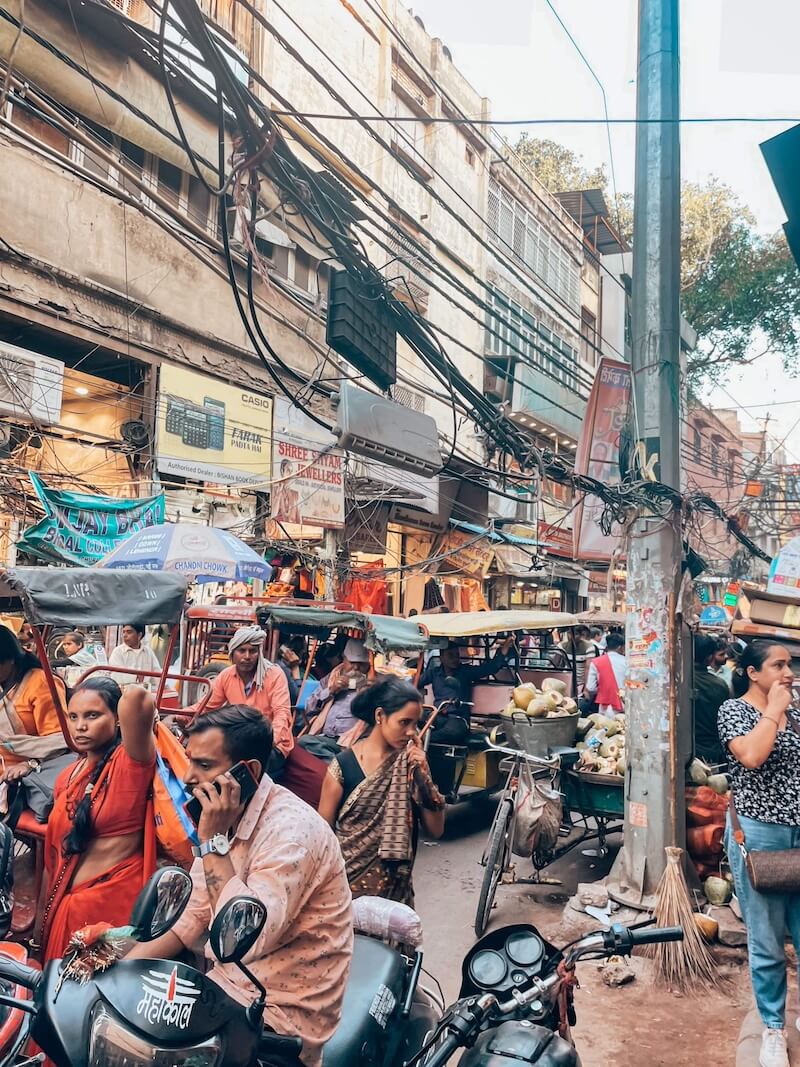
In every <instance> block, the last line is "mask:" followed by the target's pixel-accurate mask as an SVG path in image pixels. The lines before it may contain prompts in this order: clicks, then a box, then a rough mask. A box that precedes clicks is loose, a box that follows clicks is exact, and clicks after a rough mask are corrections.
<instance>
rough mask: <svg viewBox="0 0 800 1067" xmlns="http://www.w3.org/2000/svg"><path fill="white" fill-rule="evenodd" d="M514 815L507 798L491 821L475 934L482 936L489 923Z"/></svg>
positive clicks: (506, 856) (507, 849)
mask: <svg viewBox="0 0 800 1067" xmlns="http://www.w3.org/2000/svg"><path fill="white" fill-rule="evenodd" d="M513 815H514V805H513V803H512V801H511V800H510V799H509V798H505V799H504V800H502V801H501V802H500V807H499V808H498V809H497V814H496V815H495V817H494V822H493V823H492V829H491V832H490V835H489V844H488V846H487V848H486V870H485V871H484V872H483V882H482V883H481V894H480V896H479V897H478V911H477V913H476V915H475V934H476V936H477V937H483V933H484V931H485V930H486V927H487V926H488V925H489V915H490V914H491V911H492V905H493V904H494V896H495V893H496V892H497V887H498V885H499V884H500V879H501V878H502V877H503V871H504V870H505V867H506V862H507V860H508V854H509V850H510V847H511V846H510V830H511V820H512V818H513Z"/></svg>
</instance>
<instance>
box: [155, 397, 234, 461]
mask: <svg viewBox="0 0 800 1067" xmlns="http://www.w3.org/2000/svg"><path fill="white" fill-rule="evenodd" d="M166 400H167V414H166V420H165V425H164V428H165V430H166V432H167V433H168V434H172V435H173V436H175V437H180V439H181V442H182V443H183V444H184V445H187V446H188V447H189V448H198V449H203V450H208V451H212V452H221V451H222V450H223V449H224V447H225V404H224V403H223V402H222V401H221V400H214V398H213V397H210V396H207V397H204V399H203V404H202V406H201V405H200V404H194V403H192V402H191V401H190V400H184V399H183V398H182V397H178V396H168V397H167V398H166Z"/></svg>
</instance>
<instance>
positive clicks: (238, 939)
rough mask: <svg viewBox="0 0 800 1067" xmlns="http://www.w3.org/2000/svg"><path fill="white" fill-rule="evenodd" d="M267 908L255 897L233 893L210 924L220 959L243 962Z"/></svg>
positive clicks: (214, 947)
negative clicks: (231, 897) (234, 894)
mask: <svg viewBox="0 0 800 1067" xmlns="http://www.w3.org/2000/svg"><path fill="white" fill-rule="evenodd" d="M266 921H267V909H266V907H265V906H264V905H263V904H262V903H261V901H260V900H256V898H255V897H234V898H233V900H231V901H229V902H228V903H227V904H226V905H225V907H224V908H223V909H222V911H221V912H220V913H219V915H218V916H217V917H216V919H215V920H214V922H213V923H212V925H211V934H210V936H209V943H210V944H211V950H212V952H213V953H214V955H215V956H216V957H217V959H218V960H219V962H220V963H241V962H242V960H243V959H244V957H245V956H246V955H247V953H248V952H249V951H250V949H251V948H252V947H253V945H254V944H255V943H256V941H257V940H258V935H259V934H260V933H261V931H262V930H263V929H264V923H265V922H266Z"/></svg>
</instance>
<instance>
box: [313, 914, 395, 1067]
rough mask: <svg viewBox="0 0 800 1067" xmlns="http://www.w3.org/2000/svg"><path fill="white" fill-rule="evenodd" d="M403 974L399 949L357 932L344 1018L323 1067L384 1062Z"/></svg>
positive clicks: (330, 1045) (343, 1012)
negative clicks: (382, 1054) (383, 1046)
mask: <svg viewBox="0 0 800 1067" xmlns="http://www.w3.org/2000/svg"><path fill="white" fill-rule="evenodd" d="M404 974H405V965H404V963H403V958H402V956H401V955H400V954H399V953H398V952H395V951H394V950H393V949H391V948H389V946H388V945H384V944H383V942H382V941H376V940H375V939H374V938H371V937H364V936H362V935H361V934H356V938H355V945H354V947H353V962H352V965H351V968H350V977H349V978H348V980H347V989H346V990H345V994H344V1004H343V1006H342V1020H341V1022H340V1023H339V1027H338V1029H337V1031H336V1033H335V1034H334V1035H333V1037H332V1038H331V1039H330V1041H328V1042H327V1044H326V1045H325V1048H324V1049H323V1053H322V1057H323V1067H353V1064H355V1063H359V1062H361V1063H380V1062H381V1059H382V1057H381V1055H380V1050H381V1047H382V1045H383V1043H384V1042H385V1040H386V1036H387V1027H388V1025H389V1022H390V1020H391V1018H392V1017H393V1014H394V1012H395V1011H396V1008H397V1005H398V1002H399V1001H400V1000H401V998H402V994H403V982H404Z"/></svg>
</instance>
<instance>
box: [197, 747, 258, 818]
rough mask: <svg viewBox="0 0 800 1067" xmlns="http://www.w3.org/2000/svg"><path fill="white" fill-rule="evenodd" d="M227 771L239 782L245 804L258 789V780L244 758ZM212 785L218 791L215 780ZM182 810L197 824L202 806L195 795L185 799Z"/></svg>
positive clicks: (240, 793)
mask: <svg viewBox="0 0 800 1067" xmlns="http://www.w3.org/2000/svg"><path fill="white" fill-rule="evenodd" d="M228 773H229V774H230V775H231V777H232V778H234V779H235V780H236V781H237V782H238V783H239V795H240V797H241V802H242V804H246V803H247V802H248V800H250V799H251V798H252V796H253V794H254V793H255V791H256V789H258V782H257V781H256V779H255V778H254V776H253V772H252V771H251V770H250V767H249V766H248V765H247V764H246V763H245V762H244V760H240V761H239V762H238V763H234V765H233V766H232V767H231V769H230V771H229V772H228ZM214 785H215V786H216V789H217V792H218V793H219V792H220V788H219V785H218V783H216V782H215V783H214ZM184 810H185V811H186V814H187V815H188V816H189V818H190V819H191V820H192V822H193V823H194V824H195V826H199V824H200V816H201V815H202V814H203V808H202V805H201V804H200V801H199V800H198V799H197V797H191V798H190V799H189V800H187V801H186V803H185V804H184Z"/></svg>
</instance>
